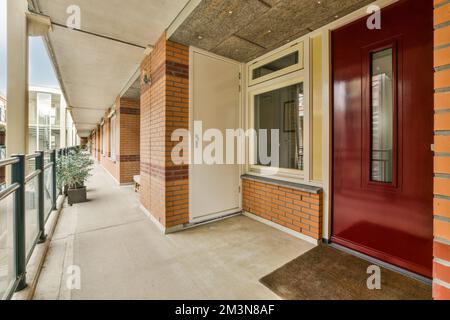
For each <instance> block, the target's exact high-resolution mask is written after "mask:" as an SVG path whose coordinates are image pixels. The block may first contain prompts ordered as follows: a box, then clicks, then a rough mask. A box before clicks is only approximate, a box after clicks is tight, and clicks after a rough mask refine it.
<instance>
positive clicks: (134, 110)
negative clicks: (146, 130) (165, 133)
mask: <svg viewBox="0 0 450 320" xmlns="http://www.w3.org/2000/svg"><path fill="white" fill-rule="evenodd" d="M116 137H117V138H116V139H117V141H116V162H117V164H118V166H119V177H118V178H119V181H120V183H131V182H133V176H136V175H139V171H140V150H139V148H140V142H139V141H140V101H139V100H133V99H126V98H118V99H117V103H116Z"/></svg>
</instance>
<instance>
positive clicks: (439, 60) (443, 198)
mask: <svg viewBox="0 0 450 320" xmlns="http://www.w3.org/2000/svg"><path fill="white" fill-rule="evenodd" d="M434 4H435V9H434V25H435V32H434V35H435V38H434V46H435V51H434V57H435V58H434V65H435V70H436V72H435V99H434V103H435V124H434V128H435V142H434V143H435V158H434V173H435V178H434V194H435V199H434V217H435V218H434V239H435V241H434V263H433V278H434V282H433V297H434V299H450V2H449V1H446V0H435V1H434Z"/></svg>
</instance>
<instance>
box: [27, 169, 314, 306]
mask: <svg viewBox="0 0 450 320" xmlns="http://www.w3.org/2000/svg"><path fill="white" fill-rule="evenodd" d="M88 188H89V190H88V197H89V200H90V201H89V202H87V203H84V204H78V205H74V206H73V207H66V208H65V209H64V210H63V212H62V213H61V217H60V221H59V224H58V226H57V229H56V232H55V235H54V237H53V241H52V243H51V246H50V250H49V254H48V256H47V259H46V262H45V264H44V268H43V270H42V273H41V276H40V279H39V282H38V285H37V288H36V292H35V296H34V298H35V299H277V296H276V295H274V293H272V292H271V291H270V290H269V289H267V288H266V287H264V286H263V285H262V284H260V283H259V279H260V278H261V277H263V276H265V275H266V274H268V273H270V272H272V271H273V270H275V269H276V268H278V267H280V266H282V265H283V264H285V263H287V262H289V261H291V260H292V259H294V258H295V257H297V256H299V255H301V254H303V253H304V252H306V251H308V250H309V249H311V248H312V245H311V244H309V243H307V242H305V241H302V240H299V239H297V238H294V237H292V236H290V235H288V234H286V233H283V232H281V231H278V230H276V229H273V228H270V227H268V226H266V225H264V224H261V223H259V222H256V221H253V220H251V219H249V218H247V217H244V216H236V217H233V218H229V219H226V220H222V221H219V222H215V223H212V224H207V225H203V226H200V227H197V228H193V229H190V230H187V231H184V232H180V233H175V234H171V235H168V236H165V235H163V234H161V232H160V230H159V229H158V228H157V227H156V226H155V225H154V224H153V223H152V222H151V220H150V219H149V218H148V217H147V216H146V215H145V213H144V212H143V211H141V209H140V208H139V201H138V197H137V195H136V194H135V193H134V192H133V188H132V187H119V186H117V185H116V184H115V183H114V180H113V179H112V178H111V176H110V175H109V174H108V173H107V172H106V171H104V169H102V168H101V167H100V166H96V167H95V169H94V171H93V177H92V178H91V179H90V181H89V183H88ZM281 248H282V250H280V249H281ZM78 267H79V269H78ZM77 270H79V271H80V275H81V288H80V289H79V290H78V289H72V290H70V289H69V288H68V286H67V282H69V283H70V282H71V281H70V280H71V279H74V278H73V277H72V278H70V279H69V275H70V274H72V275H74V274H75V275H76V273H77ZM74 283H75V282H74Z"/></svg>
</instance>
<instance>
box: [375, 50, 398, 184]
mask: <svg viewBox="0 0 450 320" xmlns="http://www.w3.org/2000/svg"><path fill="white" fill-rule="evenodd" d="M371 60H372V61H371V63H372V66H371V70H372V74H371V91H372V99H371V100H372V101H371V103H372V105H371V117H372V118H371V140H372V141H371V148H372V150H371V180H372V181H374V182H382V183H392V181H393V179H392V175H393V174H392V173H393V139H394V121H393V118H394V98H393V96H394V93H393V91H394V90H393V50H392V48H389V49H385V50H382V51H378V52H375V53H372V57H371Z"/></svg>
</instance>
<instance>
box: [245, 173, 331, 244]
mask: <svg viewBox="0 0 450 320" xmlns="http://www.w3.org/2000/svg"><path fill="white" fill-rule="evenodd" d="M242 187H243V201H242V206H243V209H244V210H245V211H247V212H250V213H252V214H255V215H257V216H259V217H261V218H264V219H266V220H269V221H272V222H274V223H276V224H279V225H281V226H284V227H286V228H289V229H291V230H293V231H296V232H299V233H302V234H304V235H307V236H310V237H312V238H314V239H317V240H319V239H321V238H322V217H323V215H322V212H323V210H322V203H323V201H322V194H312V193H308V192H303V191H299V190H296V189H291V188H286V187H281V186H277V185H272V184H267V183H263V182H259V181H253V180H247V179H245V180H243V186H242Z"/></svg>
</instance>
